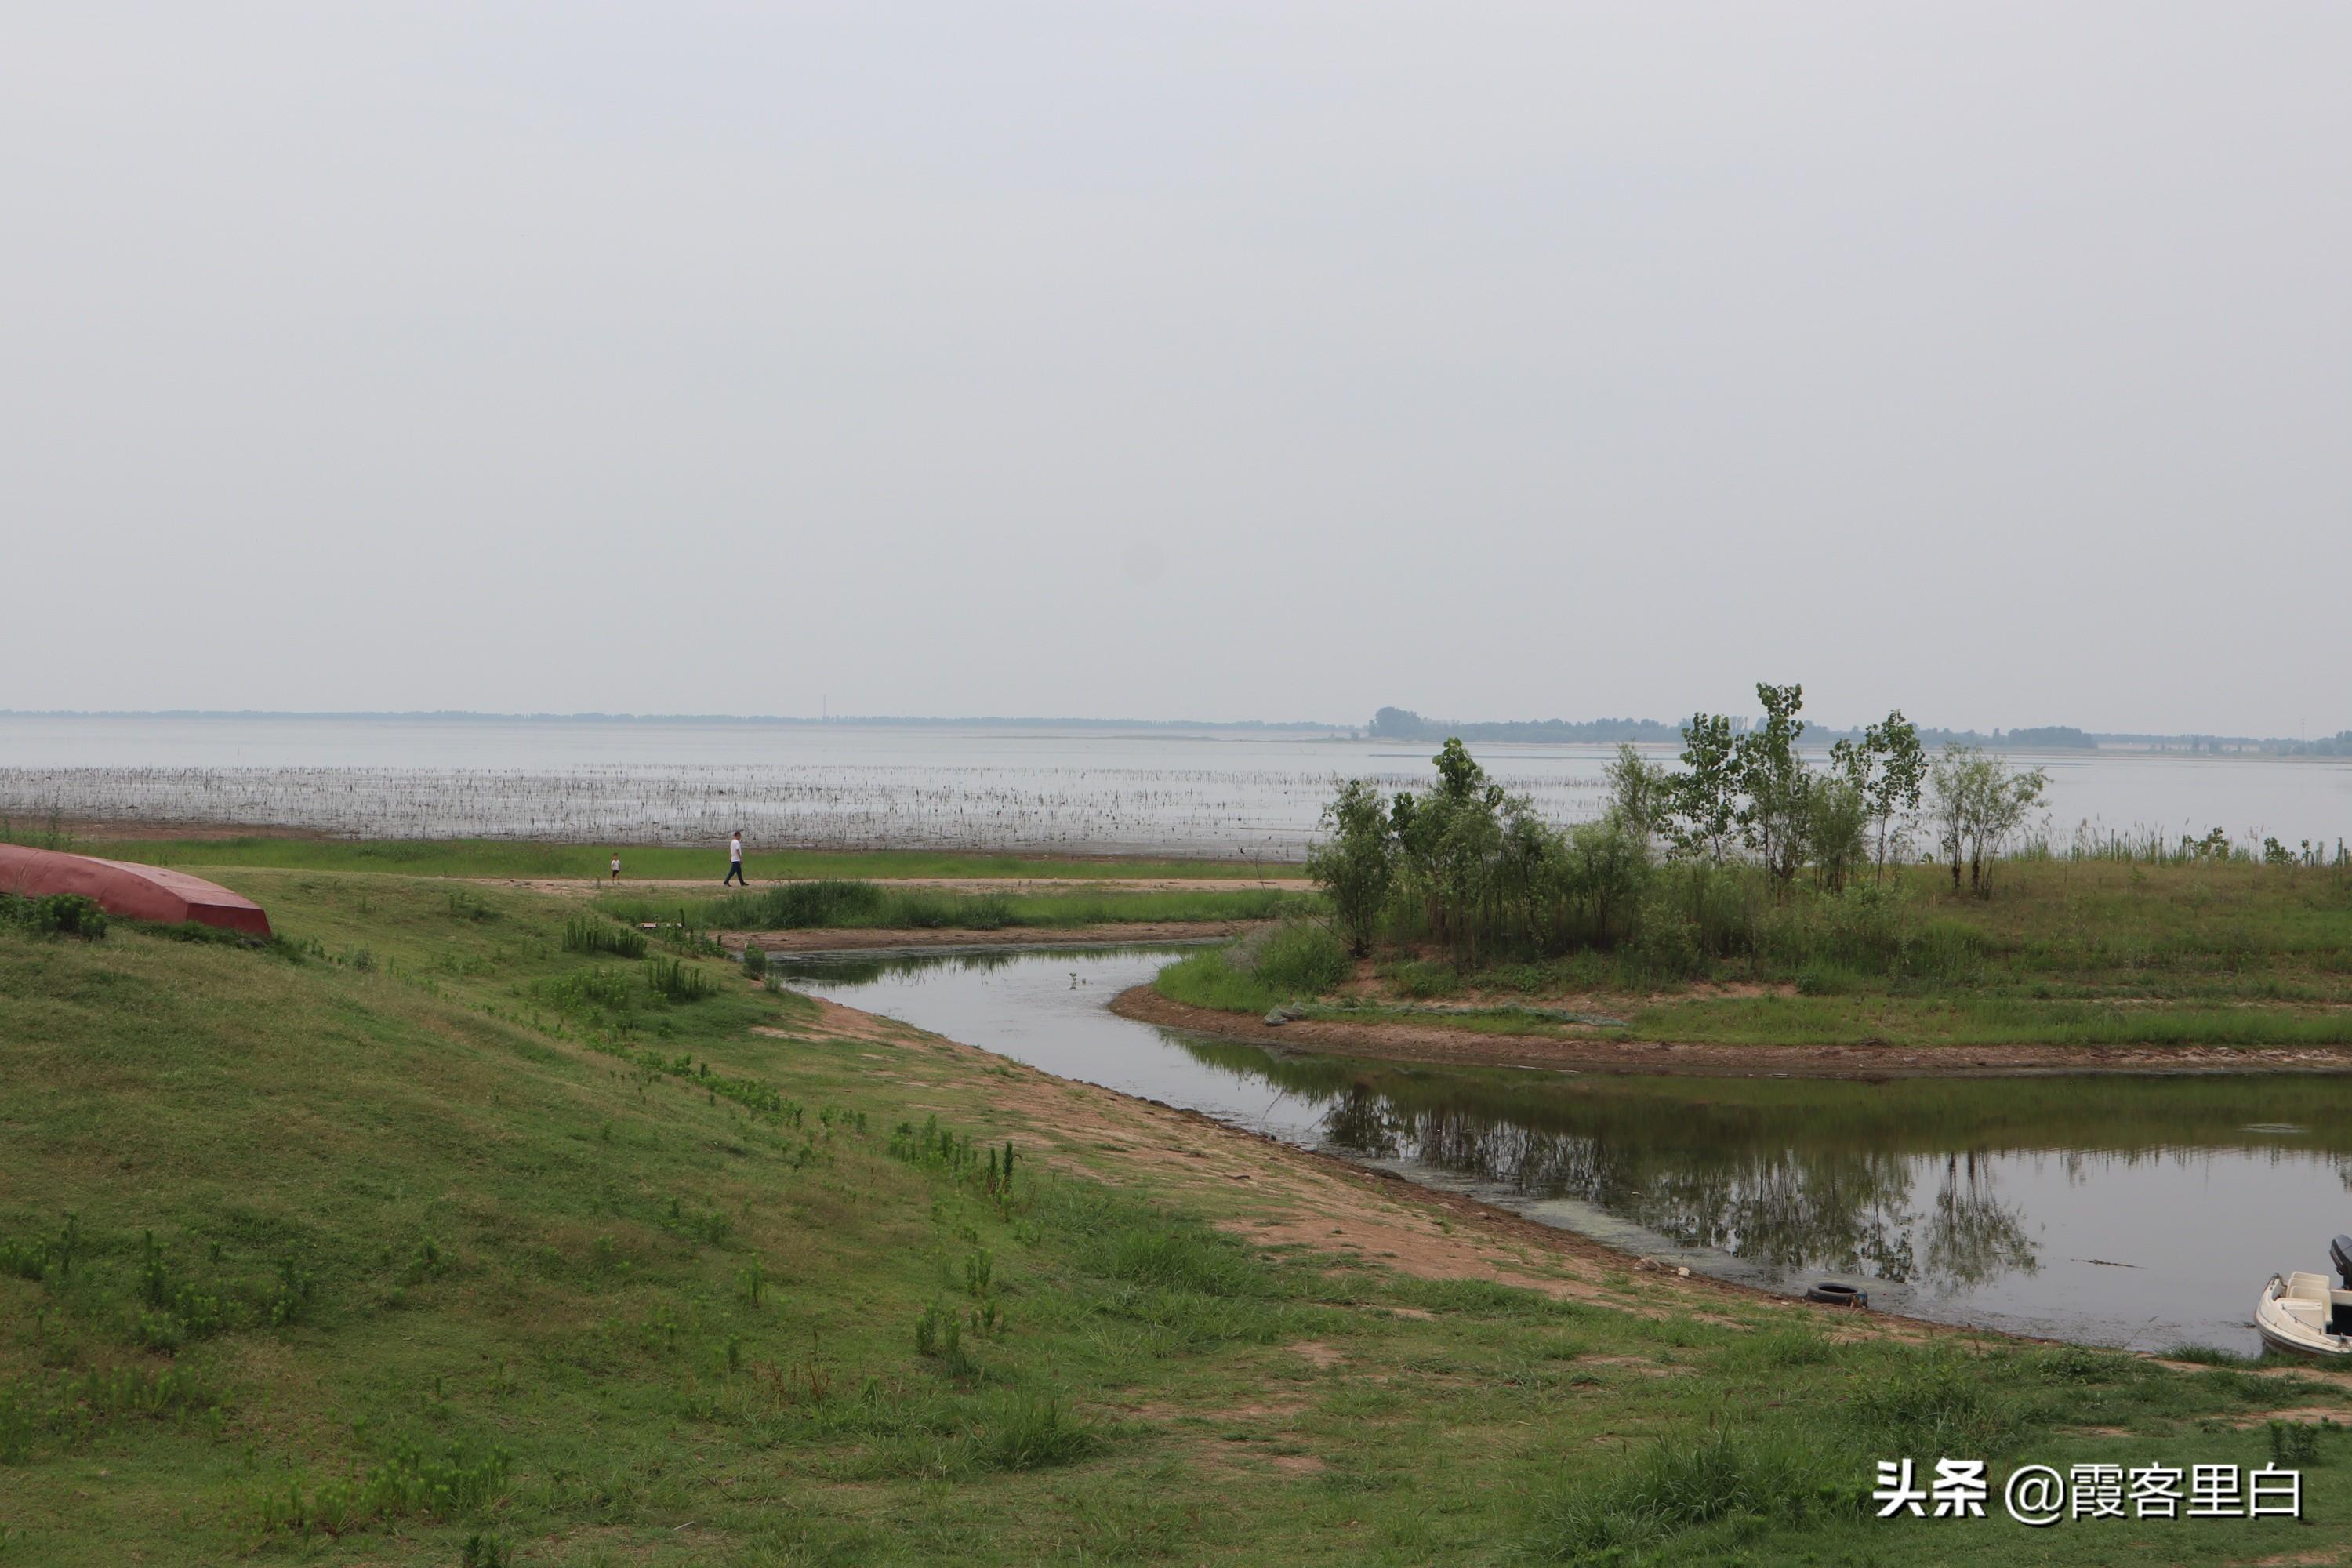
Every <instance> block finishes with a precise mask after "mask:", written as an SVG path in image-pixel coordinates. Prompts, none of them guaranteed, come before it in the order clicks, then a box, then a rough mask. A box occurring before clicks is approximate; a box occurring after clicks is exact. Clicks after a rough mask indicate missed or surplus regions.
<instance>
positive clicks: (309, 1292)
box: [261, 1258, 319, 1329]
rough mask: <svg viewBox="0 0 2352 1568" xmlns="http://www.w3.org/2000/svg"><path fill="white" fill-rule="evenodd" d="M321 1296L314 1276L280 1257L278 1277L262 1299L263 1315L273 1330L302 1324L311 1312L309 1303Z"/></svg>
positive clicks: (295, 1263)
mask: <svg viewBox="0 0 2352 1568" xmlns="http://www.w3.org/2000/svg"><path fill="white" fill-rule="evenodd" d="M318 1294H319V1281H318V1279H317V1277H316V1276H315V1275H313V1274H311V1273H310V1270H308V1269H306V1268H303V1267H302V1266H301V1265H300V1264H299V1263H297V1262H295V1261H294V1259H292V1258H280V1259H279V1260H278V1278H277V1279H276V1281H275V1282H274V1283H273V1284H272V1285H271V1287H270V1290H269V1294H268V1296H267V1297H265V1298H264V1299H263V1300H262V1303H261V1315H262V1317H263V1318H264V1319H266V1320H267V1321H268V1323H269V1326H270V1327H271V1328H273V1329H282V1328H285V1327H287V1326H288V1325H289V1324H293V1323H299V1322H300V1321H302V1319H303V1318H304V1317H305V1316H306V1315H308V1313H309V1312H310V1303H311V1301H312V1300H314V1299H315V1298H316V1297H317V1296H318Z"/></svg>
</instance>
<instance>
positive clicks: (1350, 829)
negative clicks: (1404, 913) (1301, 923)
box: [1307, 779, 1397, 958]
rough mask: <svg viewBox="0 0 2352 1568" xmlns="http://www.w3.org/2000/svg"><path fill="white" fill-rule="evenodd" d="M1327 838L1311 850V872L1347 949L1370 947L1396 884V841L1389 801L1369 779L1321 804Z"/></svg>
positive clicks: (1346, 787) (1363, 950) (1358, 953)
mask: <svg viewBox="0 0 2352 1568" xmlns="http://www.w3.org/2000/svg"><path fill="white" fill-rule="evenodd" d="M1323 826H1324V828H1325V830H1326V831H1327V833H1328V837H1326V838H1324V839H1323V840H1322V842H1320V843H1318V844H1317V845H1316V846H1315V847H1313V848H1312V849H1310V850H1308V851H1307V875H1308V876H1309V877H1312V878H1313V879H1315V880H1316V882H1317V883H1318V884H1319V885H1320V886H1321V887H1322V889H1323V891H1324V893H1325V895H1326V896H1327V897H1328V898H1329V899H1330V900H1331V913H1332V919H1333V921H1335V922H1336V923H1337V924H1338V926H1339V935H1340V937H1341V939H1342V940H1343V941H1345V942H1347V944H1348V950H1349V952H1353V953H1354V954H1355V955H1356V956H1357V957H1359V958H1361V957H1362V956H1363V955H1364V954H1366V953H1368V952H1370V951H1371V950H1372V938H1373V937H1374V936H1375V935H1376V934H1378V932H1379V931H1380V922H1381V911H1382V910H1385V909H1386V908H1387V907H1388V901H1389V891H1390V889H1391V888H1393V887H1394V886H1395V885H1396V873H1397V841H1396V834H1395V832H1394V830H1393V829H1392V827H1391V823H1390V817H1389V805H1388V802H1387V801H1385V800H1383V799H1381V793H1380V791H1379V790H1378V789H1377V788H1375V787H1374V786H1373V784H1372V783H1371V781H1370V780H1369V779H1349V780H1348V781H1347V782H1346V783H1345V784H1341V785H1340V786H1339V794H1338V795H1335V796H1333V797H1332V799H1331V802H1330V804H1329V805H1326V806H1324V808H1323Z"/></svg>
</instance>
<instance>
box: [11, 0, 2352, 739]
mask: <svg viewBox="0 0 2352 1568" xmlns="http://www.w3.org/2000/svg"><path fill="white" fill-rule="evenodd" d="M2347 83H2352V6H2347V5H2342V4H2338V3H2328V4H2309V5H2261V4H2255V5H2218V4H2207V5H2166V4H2147V3H2145V0H2135V3H2131V4H2068V5H2048V4H2037V5H1988V4H1983V3H1980V0H1972V3H1969V4H1966V5H1958V4H1955V5H1934V6H1917V5H1903V6H1889V5H1883V4H1876V3H1872V4H1856V5H1818V4H1817V5H1769V6H1759V5H1671V4H1657V3H1655V0H1641V3H1638V4H1636V3H1632V0H1628V3H1625V4H1619V5H1559V4H1544V5H1434V4H1422V5H1392V4H1381V3H1377V0H1373V3H1367V0H1346V3H1343V4H1331V5H1283V4H1276V3H1269V0H1250V3H1249V4H1244V5H1223V4H1206V3H1202V0H1181V3H1178V4H1143V3H1124V4H1122V3H1117V0H1113V3H1102V0H1093V3H1088V4H1070V5H1025V4H1006V5H986V4H981V5H975V4H963V3H954V4H946V3H942V4H934V5H889V4H878V3H876V0H857V3H855V4H845V5H712V4H696V3H680V0H671V3H668V4H664V5H606V4H583V3H580V0H564V3H562V4H547V5H502V4H492V3H487V0H476V3H469V4H466V5H454V4H453V5H316V4H307V3H306V4H287V5H238V4H225V3H215V4H207V5H154V6H120V5H107V4H100V3H92V0H75V3H74V4H71V5H13V6H9V7H6V8H5V13H0V530H5V579H6V595H5V605H6V607H7V628H8V640H9V642H10V645H11V646H12V647H13V648H14V649H15V650H16V651H15V653H14V655H13V657H11V658H9V659H8V660H7V661H6V664H5V674H0V707H14V708H46V707H104V708H122V707H136V708H148V707H182V706H186V707H267V708H299V709H318V708H334V709H352V708H441V707H459V708H477V709H491V710H576V709H601V710H638V711H665V710H667V711H677V710H698V711H739V712H741V711H751V712H758V711H766V712H802V711H814V710H816V709H817V708H818V706H819V704H820V702H821V701H823V702H829V703H830V706H831V708H832V710H833V711H835V712H836V713H838V712H844V711H851V712H869V713H980V712H987V713H1068V714H1095V715H1113V714H1118V715H1135V716H1144V717H1176V716H1211V717H1261V718H1290V717H1306V718H1326V719H1332V720H1338V721H1351V720H1360V719H1361V718H1363V717H1365V716H1366V715H1368V714H1369V712H1370V710H1371V708H1372V707H1373V706H1375V705H1376V704H1379V703H1383V702H1396V703H1400V704H1402V705H1405V706H1410V707H1416V708H1419V709H1421V710H1423V711H1425V712H1430V713H1433V714H1444V715H1449V716H1454V717H1464V718H1486V717H1528V716H1554V715H1557V716H1563V717H1570V718H1580V717H1588V716H1592V715H1597V714H1603V713H1608V714H1622V713H1633V714H1642V715H1651V716H1655V717H1660V718H1668V717H1673V716H1675V715H1676V714H1678V713H1685V712H1687V711H1688V710H1690V709H1691V708H1693V707H1695V706H1700V705H1704V706H1706V707H1710V708H1716V707H1728V708H1731V709H1734V710H1739V711H1746V710H1749V709H1752V708H1753V706H1754V702H1753V699H1752V695H1751V694H1750V692H1749V691H1748V687H1749V686H1750V684H1751V683H1752V682H1753V681H1754V680H1756V679H1801V680H1803V681H1804V682H1805V683H1806V689H1807V693H1808V698H1809V700H1808V708H1809V710H1811V712H1812V713H1813V714H1815V715H1816V716H1817V717H1820V718H1822V719H1825V720H1830V721H1846V720H1849V719H1854V718H1860V717H1864V716H1867V715H1870V714H1873V713H1875V712H1879V711H1883V710H1885V708H1887V707H1888V706H1890V705H1893V704H1900V705H1902V706H1904V707H1905V708H1906V709H1907V710H1909V711H1910V712H1911V713H1912V714H1913V716H1914V717H1916V718H1917V719H1920V720H1921V721H1932V722H1938V723H1949V724H1958V725H1967V724H1978V725H1987V726H1990V725H1993V724H2007V725H2016V724H2032V723H2043V722H2072V723H2079V724H2083V725H2085V726H2087V727H2091V728H2096V729H2153V730H2167V731H2171V730H2207V731H2254V732H2259V733H2286V734H2292V733H2294V732H2295V731H2297V730H2298V728H2300V727H2302V726H2304V725H2305V724H2308V726H2309V727H2310V729H2311V730H2312V731H2313V732H2315V733H2318V732H2326V731H2335V730H2336V729H2339V728H2342V727H2345V726H2347V725H2352V682H2347V679H2346V670H2347V662H2346V657H2345V648H2346V641H2347V639H2346V634H2345V630H2344V626H2345V621H2346V611H2345V605H2346V588H2347V574H2352V485H2347V480H2352V86H2347Z"/></svg>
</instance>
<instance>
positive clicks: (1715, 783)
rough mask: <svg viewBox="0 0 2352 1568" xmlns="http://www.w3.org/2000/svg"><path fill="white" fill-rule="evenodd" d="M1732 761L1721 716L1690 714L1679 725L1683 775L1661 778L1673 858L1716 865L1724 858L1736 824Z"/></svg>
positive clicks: (1726, 721) (1729, 739)
mask: <svg viewBox="0 0 2352 1568" xmlns="http://www.w3.org/2000/svg"><path fill="white" fill-rule="evenodd" d="M1734 762H1735V759H1734V756H1733V747H1732V735H1731V721H1730V720H1729V719H1727V718H1726V717H1725V716H1724V715H1722V714H1720V713H1694V714H1692V715H1691V719H1690V722H1689V723H1687V724H1685V725H1684V726H1683V771H1682V772H1681V773H1673V774H1670V775H1668V777H1667V780H1666V784H1667V787H1668V789H1669V792H1670V799H1671V801H1672V803H1673V816H1672V820H1671V826H1670V827H1669V830H1668V837H1669V838H1670V839H1671V841H1672V843H1673V845H1674V848H1675V854H1677V855H1679V856H1682V857H1684V858H1689V859H1706V860H1712V861H1714V862H1716V863H1717V864H1718V865H1720V864H1721V863H1722V862H1723V861H1724V860H1725V859H1726V858H1727V857H1728V856H1729V854H1730V852H1731V847H1732V845H1733V844H1734V843H1736V842H1737V841H1738V839H1737V829H1738V822H1739V780H1738V774H1737V773H1736V772H1735V768H1734Z"/></svg>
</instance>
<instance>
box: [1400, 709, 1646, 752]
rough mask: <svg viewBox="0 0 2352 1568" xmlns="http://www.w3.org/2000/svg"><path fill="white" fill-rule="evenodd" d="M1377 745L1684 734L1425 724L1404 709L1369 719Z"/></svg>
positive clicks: (1581, 725)
mask: <svg viewBox="0 0 2352 1568" xmlns="http://www.w3.org/2000/svg"><path fill="white" fill-rule="evenodd" d="M1367 732H1368V733H1369V734H1370V736H1371V738H1372V739H1374V740H1376V741H1444V740H1449V739H1451V740H1461V741H1535V742H1553V743H1557V744H1563V745H1565V744H1570V743H1573V742H1588V743H1590V742H1601V743H1603V744H1613V743H1615V742H1621V741H1632V742H1636V743H1638V742H1643V741H1656V742H1668V741H1671V742H1675V743H1676V744H1680V743H1681V741H1682V738H1683V732H1682V731H1681V730H1680V729H1679V728H1677V727H1676V726H1675V725H1673V724H1661V723H1659V722H1658V721H1656V720H1655V719H1586V720H1582V721H1571V720H1568V719H1521V720H1513V721H1506V722H1500V723H1492V724H1465V723H1462V722H1460V721H1456V720H1452V719H1424V718H1423V717H1422V716H1421V715H1420V714H1418V713H1415V712H1414V711H1412V710H1411V709H1409V708H1383V709H1381V710H1380V711H1379V712H1377V713H1375V714H1373V715H1372V722H1371V724H1370V728H1369V730H1368V731H1367Z"/></svg>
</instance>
